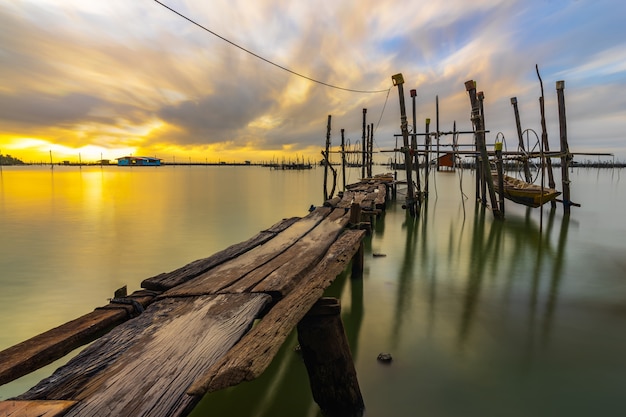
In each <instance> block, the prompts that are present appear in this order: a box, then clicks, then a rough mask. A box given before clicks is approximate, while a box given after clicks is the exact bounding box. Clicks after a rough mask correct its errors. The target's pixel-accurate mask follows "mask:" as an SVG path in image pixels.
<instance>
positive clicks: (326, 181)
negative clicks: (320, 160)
mask: <svg viewBox="0 0 626 417" xmlns="http://www.w3.org/2000/svg"><path fill="white" fill-rule="evenodd" d="M330 120H331V115H330V114H329V115H328V123H327V125H326V150H325V152H324V162H325V163H324V201H325V200H328V198H329V197H328V167H329V166H330V158H329V157H328V156H329V154H328V152H329V151H330Z"/></svg>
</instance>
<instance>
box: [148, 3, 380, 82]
mask: <svg viewBox="0 0 626 417" xmlns="http://www.w3.org/2000/svg"><path fill="white" fill-rule="evenodd" d="M154 1H155V2H156V3H158V4H160V5H161V6H163V7H165V8H166V9H167V10H169V11H171V12H172V13H175V14H177V15H178V16H180V17H182V18H183V19H185V20H187V21H188V22H190V23H193V24H194V25H196V26H198V27H199V28H201V29H203V30H205V31H207V32H209V33H210V34H211V35H213V36H216V37H218V38H220V39H221V40H223V41H224V42H227V43H229V44H231V45H232V46H234V47H235V48H239V49H241V50H242V51H244V52H246V53H248V54H250V55H252V56H254V57H256V58H258V59H260V60H261V61H265V62H267V63H268V64H270V65H273V66H275V67H278V68H280V69H282V70H283V71H287V72H289V73H291V74H293V75H296V76H298V77H302V78H305V79H307V80H309V81H313V82H314V83H318V84H322V85H325V86H326V87H330V88H335V89H337V90H343V91H350V92H352V93H364V94H373V93H384V92H385V91H389V90H391V88H389V89H385V90H353V89H351V88H344V87H338V86H336V85H332V84H328V83H325V82H323V81H319V80H316V79H314V78H311V77H307V76H306V75H303V74H300V73H298V72H295V71H293V70H290V69H289V68H286V67H283V66H282V65H279V64H277V63H275V62H272V61H270V60H269V59H267V58H263V57H262V56H261V55H258V54H255V53H254V52H252V51H250V50H248V49H246V48H244V47H243V46H240V45H237V44H236V43H235V42H232V41H230V40H228V39H226V38H225V37H223V36H221V35H218V34H217V33H215V32H213V31H212V30H210V29H209V28H207V27H204V26H202V25H201V24H200V23H198V22H196V21H194V20H192V19H190V18H188V17H187V16H185V15H183V14H181V13H179V12H177V11H176V10H174V9H172V8H171V7H169V6H167V5H165V4H163V3H161V2H160V1H159V0H154Z"/></svg>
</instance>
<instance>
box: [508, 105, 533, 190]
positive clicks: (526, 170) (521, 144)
mask: <svg viewBox="0 0 626 417" xmlns="http://www.w3.org/2000/svg"><path fill="white" fill-rule="evenodd" d="M511 104H512V105H513V112H514V113H515V126H516V127H517V139H518V141H519V148H520V150H521V151H522V152H524V153H525V152H526V149H525V148H524V137H523V135H522V123H521V121H520V118H519V110H518V108H517V97H511ZM522 166H523V167H524V178H525V179H526V182H528V183H531V182H533V178H532V176H531V175H530V166H529V164H528V156H526V155H523V156H522Z"/></svg>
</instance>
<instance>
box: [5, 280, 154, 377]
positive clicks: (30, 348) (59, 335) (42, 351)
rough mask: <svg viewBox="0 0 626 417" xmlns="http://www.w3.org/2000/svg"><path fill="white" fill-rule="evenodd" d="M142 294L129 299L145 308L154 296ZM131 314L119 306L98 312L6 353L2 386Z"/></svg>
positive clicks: (16, 346)
mask: <svg viewBox="0 0 626 417" xmlns="http://www.w3.org/2000/svg"><path fill="white" fill-rule="evenodd" d="M141 294H142V293H141V292H136V293H134V294H131V296H130V297H129V298H130V299H134V300H136V301H137V302H138V303H140V304H142V306H143V307H146V306H147V305H148V304H149V303H150V302H151V301H152V299H153V298H154V295H144V296H141ZM110 306H111V304H110ZM129 310H131V311H132V310H133V306H132V305H120V304H116V305H115V306H114V309H108V310H105V309H97V310H95V311H93V312H91V313H88V314H85V315H83V316H81V317H79V318H77V319H75V320H72V321H70V322H67V323H65V324H62V325H61V326H58V327H55V328H54V329H51V330H48V331H47V332H44V333H41V334H39V335H37V336H34V337H32V338H30V339H28V340H25V341H24V342H22V343H19V344H17V345H15V346H12V347H10V348H7V349H5V350H3V351H2V352H0V385H2V384H6V383H7V382H10V381H13V380H15V379H17V378H19V377H21V376H24V375H26V374H29V373H30V372H33V371H35V370H37V369H39V368H41V367H43V366H45V365H48V364H50V363H52V362H54V361H55V360H57V359H59V358H61V357H63V356H65V355H66V354H68V353H69V352H71V351H72V350H74V349H76V348H78V347H80V346H82V345H85V344H87V343H89V342H91V341H93V340H95V339H96V338H98V337H100V336H101V335H102V334H104V333H106V332H107V331H109V330H110V329H111V328H113V327H114V326H116V325H118V324H120V323H123V322H124V321H126V320H128V319H129V318H130V317H131V315H130V311H129Z"/></svg>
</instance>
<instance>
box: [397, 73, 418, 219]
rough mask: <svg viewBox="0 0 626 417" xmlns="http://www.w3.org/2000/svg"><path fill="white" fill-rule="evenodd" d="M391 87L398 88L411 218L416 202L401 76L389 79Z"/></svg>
mask: <svg viewBox="0 0 626 417" xmlns="http://www.w3.org/2000/svg"><path fill="white" fill-rule="evenodd" d="M391 79H392V80H393V85H395V86H397V87H398V95H399V96H400V129H401V130H402V140H403V144H402V145H403V146H402V148H403V150H404V169H405V172H406V186H407V192H406V207H407V208H408V209H409V213H410V214H411V216H413V217H415V214H416V211H417V210H416V200H415V195H414V191H415V188H414V186H413V174H412V173H413V164H412V163H411V160H412V157H411V152H410V151H411V150H410V148H409V129H408V124H407V121H406V107H405V105H404V87H403V84H404V78H403V77H402V74H396V75H394V76H392V77H391Z"/></svg>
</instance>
